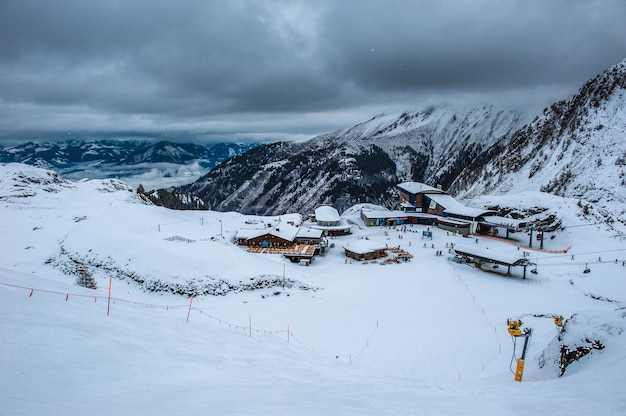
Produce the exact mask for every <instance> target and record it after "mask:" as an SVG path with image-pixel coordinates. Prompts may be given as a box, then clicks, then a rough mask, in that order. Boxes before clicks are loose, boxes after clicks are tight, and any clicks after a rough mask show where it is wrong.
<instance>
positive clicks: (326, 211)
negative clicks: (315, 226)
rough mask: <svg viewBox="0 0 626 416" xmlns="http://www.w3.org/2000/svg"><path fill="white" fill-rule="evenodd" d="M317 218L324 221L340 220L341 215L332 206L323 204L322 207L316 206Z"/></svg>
mask: <svg viewBox="0 0 626 416" xmlns="http://www.w3.org/2000/svg"><path fill="white" fill-rule="evenodd" d="M315 219H316V220H317V221H318V222H319V221H323V222H332V221H335V222H339V220H340V219H341V217H340V216H339V212H337V210H336V209H335V208H333V207H331V206H328V205H322V206H320V207H317V208H315Z"/></svg>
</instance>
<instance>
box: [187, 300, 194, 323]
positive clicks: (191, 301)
mask: <svg viewBox="0 0 626 416" xmlns="http://www.w3.org/2000/svg"><path fill="white" fill-rule="evenodd" d="M192 303H193V296H191V297H190V298H189V310H188V311H187V322H189V314H190V313H191V304H192Z"/></svg>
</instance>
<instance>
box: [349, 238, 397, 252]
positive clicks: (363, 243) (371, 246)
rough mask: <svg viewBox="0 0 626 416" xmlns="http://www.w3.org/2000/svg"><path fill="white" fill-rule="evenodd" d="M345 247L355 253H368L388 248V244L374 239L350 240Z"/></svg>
mask: <svg viewBox="0 0 626 416" xmlns="http://www.w3.org/2000/svg"><path fill="white" fill-rule="evenodd" d="M343 248H344V249H345V250H346V251H350V252H352V253H355V254H366V253H371V252H373V251H379V250H387V248H388V247H387V245H386V244H384V243H380V242H378V241H374V240H356V241H350V242H349V243H347V244H346V245H345V246H343Z"/></svg>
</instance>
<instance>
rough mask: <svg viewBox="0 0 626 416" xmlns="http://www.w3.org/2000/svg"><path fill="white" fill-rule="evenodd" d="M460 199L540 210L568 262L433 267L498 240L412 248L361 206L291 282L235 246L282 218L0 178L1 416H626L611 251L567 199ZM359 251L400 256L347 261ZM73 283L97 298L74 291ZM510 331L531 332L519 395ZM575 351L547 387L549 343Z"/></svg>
mask: <svg viewBox="0 0 626 416" xmlns="http://www.w3.org/2000/svg"><path fill="white" fill-rule="evenodd" d="M515 191H517V190H515ZM473 202H474V204H475V205H477V206H478V205H487V204H489V205H500V206H509V207H515V208H517V209H518V210H519V211H520V212H522V211H524V210H525V209H528V208H533V207H543V208H546V210H545V211H543V212H540V213H539V214H536V215H539V216H541V215H543V216H550V215H555V216H557V217H558V218H559V220H560V222H561V223H562V225H563V226H564V228H562V229H561V230H560V231H558V232H554V233H548V234H547V235H546V239H545V245H546V248H547V249H549V250H554V251H558V250H563V249H565V248H567V247H569V246H571V248H569V250H568V252H567V254H563V253H562V252H561V253H560V254H551V253H549V252H539V251H534V250H528V249H523V250H528V251H529V252H530V253H531V254H530V259H531V260H532V261H533V262H535V263H536V265H537V273H536V274H534V273H529V276H528V279H526V280H523V279H522V278H521V271H520V270H514V271H513V275H512V276H509V277H505V276H503V275H502V274H500V273H499V272H501V270H500V269H491V272H484V271H480V270H478V269H476V268H473V267H470V266H468V265H463V264H457V263H455V262H452V261H450V260H449V259H448V257H447V255H445V256H435V252H437V251H444V253H446V254H447V253H448V247H449V245H450V244H455V245H459V246H461V245H464V244H466V245H467V244H469V245H473V246H475V245H476V244H478V245H479V246H481V247H484V248H485V249H487V248H488V249H489V250H493V251H499V252H503V253H504V252H506V253H519V251H518V249H517V248H516V246H514V245H512V244H504V243H499V242H496V241H493V240H491V239H484V238H479V240H478V242H474V239H466V238H462V237H458V236H453V235H449V234H448V233H446V232H445V231H442V230H439V229H434V230H432V231H433V239H432V240H428V242H427V244H426V245H425V244H424V241H423V240H422V239H421V232H422V231H423V230H424V229H425V226H413V227H406V228H405V229H403V228H400V227H398V228H395V229H392V228H382V227H381V228H377V227H366V226H365V225H364V224H363V222H362V221H361V220H360V217H359V211H360V206H358V205H357V206H354V207H351V208H349V209H348V210H346V212H345V215H346V218H347V219H348V220H350V221H352V222H353V223H354V224H355V225H354V227H353V234H352V235H350V236H346V237H341V238H336V239H333V240H332V241H331V242H332V243H334V247H333V248H331V249H330V250H329V252H328V253H327V255H326V256H324V257H318V258H317V259H316V260H315V261H314V262H313V264H312V265H311V266H310V267H301V266H299V265H297V264H292V263H290V262H289V261H287V260H285V259H284V258H282V257H280V256H278V255H271V254H261V253H259V254H253V253H249V252H247V251H245V249H244V248H242V247H238V246H235V245H233V243H232V241H233V238H234V235H235V233H236V231H237V229H239V228H244V227H251V226H254V225H255V224H253V223H255V222H256V225H258V224H261V223H262V222H272V223H275V222H277V221H287V220H288V221H296V220H297V219H298V218H299V215H297V214H296V215H292V216H280V217H253V216H245V215H241V214H237V213H221V212H214V211H209V212H207V211H171V210H168V209H164V208H161V207H156V206H152V205H148V204H146V203H145V202H144V201H143V200H142V199H141V198H139V197H138V196H137V195H136V194H134V193H133V192H132V190H131V189H130V188H129V187H127V186H125V185H124V184H122V183H120V182H119V181H115V180H113V181H111V180H106V181H99V180H98V181H81V182H69V181H66V180H64V179H62V178H59V177H58V176H56V175H55V174H54V173H52V172H48V171H44V170H40V169H37V168H33V167H30V166H26V165H19V164H9V165H0V210H2V212H1V215H0V232H1V233H2V236H3V242H4V244H3V248H2V250H3V253H2V256H0V300H1V301H0V333H1V334H2V336H1V337H0V374H2V377H0V414H10V415H32V414H65V415H82V414H93V415H98V414H152V415H161V414H163V415H165V414H187V415H200V414H246V415H250V414H259V415H260V414H264V415H265V414H277V415H292V414H300V415H319V414H327V415H335V414H337V415H364V414H367V415H398V414H457V415H458V414H464V415H465V414H467V415H491V414H493V415H537V414H551V415H569V414H594V415H615V414H626V397H625V396H624V395H623V387H624V385H625V382H626V376H624V374H626V364H625V363H626V334H624V333H623V332H624V328H625V327H626V318H625V312H624V311H625V309H624V307H625V302H626V268H624V266H623V263H622V262H624V261H626V247H624V246H623V242H621V241H620V240H617V239H615V238H613V237H611V233H610V230H609V229H608V228H607V227H606V226H604V225H588V224H587V225H586V226H583V227H581V226H580V225H581V224H580V221H579V218H578V216H577V212H578V210H579V207H578V205H577V201H576V200H575V199H568V198H562V197H558V196H553V195H549V194H546V193H541V192H534V193H520V192H517V193H516V194H515V195H502V196H492V197H485V198H484V199H481V200H475V201H473ZM535 211H541V210H535ZM172 237H174V238H172ZM513 237H514V240H516V241H517V242H518V243H519V244H525V243H527V241H528V240H527V239H528V236H527V235H525V234H523V235H514V236H513ZM364 238H368V239H370V240H374V241H381V242H384V243H385V244H388V245H389V246H390V247H391V246H393V247H396V246H401V248H402V249H404V250H406V251H407V252H409V253H410V254H411V255H412V256H413V259H412V261H410V262H407V263H400V264H391V265H381V264H380V263H373V262H370V263H367V264H362V263H358V262H349V261H347V260H346V258H345V256H344V255H343V250H342V249H341V247H342V246H344V245H350V244H355V243H357V242H358V241H359V240H360V239H364ZM585 268H590V270H591V272H590V273H584V270H585ZM85 271H87V272H89V273H92V275H93V277H94V279H95V281H96V282H97V289H95V290H91V289H87V288H84V287H80V286H77V285H76V284H75V282H76V274H80V273H81V272H82V273H84V272H85ZM109 278H112V280H111V282H112V286H111V292H110V296H111V302H110V303H109V302H107V301H108V296H109V282H110V281H109ZM214 283H216V285H215V284H214ZM283 285H284V286H283ZM178 290H180V292H181V293H185V295H184V296H181V295H177V294H176V292H177V291H178ZM209 293H211V294H209ZM189 294H194V295H195V297H194V298H193V299H190V298H189V297H188V295H189ZM107 312H108V313H107ZM552 314H561V315H563V316H564V317H565V318H566V319H565V322H566V325H565V328H566V329H565V332H562V333H561V334H560V335H558V333H557V329H556V327H555V326H554V325H553V323H552ZM507 318H516V319H521V320H522V321H523V322H524V326H525V327H530V328H533V330H534V331H533V337H532V340H531V343H530V347H529V353H528V356H527V360H526V367H525V373H524V381H523V382H522V383H515V382H514V381H513V374H511V373H510V371H509V367H510V361H511V354H512V352H513V345H512V342H511V339H510V337H509V336H508V334H507V332H506V320H507ZM589 345H591V346H592V347H591V348H590V351H591V352H590V353H589V354H587V355H585V356H583V357H582V358H580V359H579V360H578V361H576V362H574V363H573V364H570V365H569V366H568V367H567V368H566V369H565V372H564V373H563V375H562V376H560V377H559V374H560V372H561V369H560V367H559V363H560V361H559V360H560V356H561V351H562V347H563V346H566V347H567V348H568V350H569V351H578V349H579V348H582V349H584V348H586V347H589ZM594 346H595V347H594ZM596 347H597V348H596ZM600 347H601V349H600ZM519 353H520V350H519V349H518V351H517V354H518V355H519Z"/></svg>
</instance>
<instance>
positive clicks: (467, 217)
mask: <svg viewBox="0 0 626 416" xmlns="http://www.w3.org/2000/svg"><path fill="white" fill-rule="evenodd" d="M397 187H398V191H399V203H400V208H401V210H400V211H390V210H384V209H380V210H375V209H367V210H366V209H363V210H362V211H361V218H362V220H363V222H364V223H365V225H368V226H393V225H400V224H425V225H436V226H437V227H439V228H441V229H444V230H446V231H451V232H455V233H459V234H463V235H469V234H475V233H480V234H490V233H491V234H495V235H497V233H498V232H497V229H498V228H501V229H505V230H506V236H507V237H508V236H509V232H510V231H521V230H522V229H524V228H525V227H526V226H527V224H526V223H525V222H523V221H516V220H513V219H510V218H503V217H500V216H499V215H498V213H497V212H496V211H493V210H489V209H484V208H472V207H468V206H465V205H463V204H461V203H460V202H459V201H457V200H456V199H454V198H453V197H452V196H451V195H450V194H448V193H447V192H446V191H444V190H442V189H441V188H440V187H437V188H435V187H432V186H429V185H426V184H424V183H420V182H404V183H401V184H399V185H397Z"/></svg>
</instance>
